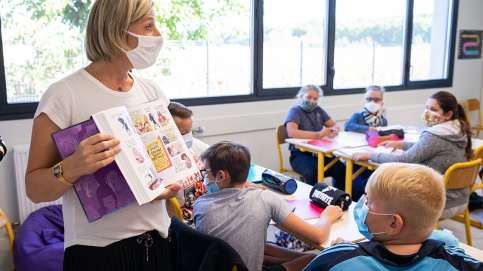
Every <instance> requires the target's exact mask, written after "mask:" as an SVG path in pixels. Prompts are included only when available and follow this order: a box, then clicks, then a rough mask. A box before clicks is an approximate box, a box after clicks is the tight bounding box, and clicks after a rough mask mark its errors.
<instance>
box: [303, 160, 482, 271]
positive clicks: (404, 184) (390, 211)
mask: <svg viewBox="0 0 483 271" xmlns="http://www.w3.org/2000/svg"><path fill="white" fill-rule="evenodd" d="M366 192H367V197H365V196H364V197H362V198H361V200H359V201H358V202H357V205H356V206H355V207H354V219H355V220H356V223H357V227H358V228H359V231H360V232H361V234H362V235H364V236H365V237H366V238H367V239H369V240H370V241H369V242H360V243H356V244H352V243H346V242H342V241H343V240H341V239H340V238H339V239H338V240H337V241H339V242H340V243H338V244H336V245H334V246H332V247H329V248H326V249H325V250H324V251H323V252H322V253H321V254H319V256H317V258H315V259H314V260H313V261H312V262H311V263H310V264H309V265H308V266H307V267H306V268H305V269H304V270H306V271H319V270H355V269H359V270H483V263H482V262H480V261H478V260H476V259H474V258H472V257H471V256H469V255H466V254H465V253H464V251H463V250H462V249H461V248H457V247H453V246H449V245H447V244H445V243H444V242H442V241H438V240H433V239H428V238H429V237H430V235H431V233H432V232H433V228H434V225H435V224H436V223H437V221H438V219H439V217H440V215H441V212H442V210H443V207H444V202H445V195H444V194H445V191H444V186H443V177H442V176H441V175H440V174H439V173H437V172H436V171H435V170H433V169H431V168H428V167H426V166H423V165H415V164H402V163H391V164H385V165H382V166H381V167H379V168H378V169H377V170H376V171H375V172H374V174H372V176H371V178H370V179H369V182H368V183H367V186H366Z"/></svg>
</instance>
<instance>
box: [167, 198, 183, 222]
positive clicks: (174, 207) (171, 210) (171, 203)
mask: <svg viewBox="0 0 483 271" xmlns="http://www.w3.org/2000/svg"><path fill="white" fill-rule="evenodd" d="M166 210H167V211H168V215H169V218H171V217H173V216H176V217H178V218H179V220H181V221H183V212H181V207H180V206H179V202H178V200H177V199H176V198H170V199H168V200H166Z"/></svg>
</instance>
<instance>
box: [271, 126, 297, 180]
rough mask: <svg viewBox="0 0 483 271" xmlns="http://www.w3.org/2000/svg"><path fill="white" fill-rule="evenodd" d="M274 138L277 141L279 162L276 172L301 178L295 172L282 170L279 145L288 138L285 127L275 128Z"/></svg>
mask: <svg viewBox="0 0 483 271" xmlns="http://www.w3.org/2000/svg"><path fill="white" fill-rule="evenodd" d="M275 137H276V139H277V150H278V158H279V162H280V169H279V171H278V172H280V173H282V172H288V173H290V174H293V175H297V176H302V175H300V174H298V173H297V172H295V171H292V170H288V169H285V168H283V159H282V149H281V148H280V145H281V144H284V143H286V142H285V139H287V138H289V137H288V132H287V128H286V127H285V125H279V126H277V129H276V130H275Z"/></svg>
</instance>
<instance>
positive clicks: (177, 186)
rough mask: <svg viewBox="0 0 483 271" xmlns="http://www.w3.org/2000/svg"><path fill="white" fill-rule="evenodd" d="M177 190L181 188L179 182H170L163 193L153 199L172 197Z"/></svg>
mask: <svg viewBox="0 0 483 271" xmlns="http://www.w3.org/2000/svg"><path fill="white" fill-rule="evenodd" d="M179 190H181V185H180V184H179V183H172V184H171V185H168V186H166V189H164V191H163V193H161V195H159V196H158V197H157V198H155V200H162V199H170V198H174V197H176V196H177V195H178V191H179Z"/></svg>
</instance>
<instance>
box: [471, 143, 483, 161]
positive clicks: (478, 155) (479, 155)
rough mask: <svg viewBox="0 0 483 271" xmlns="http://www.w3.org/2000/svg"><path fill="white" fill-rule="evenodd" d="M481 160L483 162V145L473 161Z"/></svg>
mask: <svg viewBox="0 0 483 271" xmlns="http://www.w3.org/2000/svg"><path fill="white" fill-rule="evenodd" d="M478 158H480V159H481V161H483V145H482V146H479V147H478V148H477V149H476V150H475V155H474V156H473V160H476V159H478Z"/></svg>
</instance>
